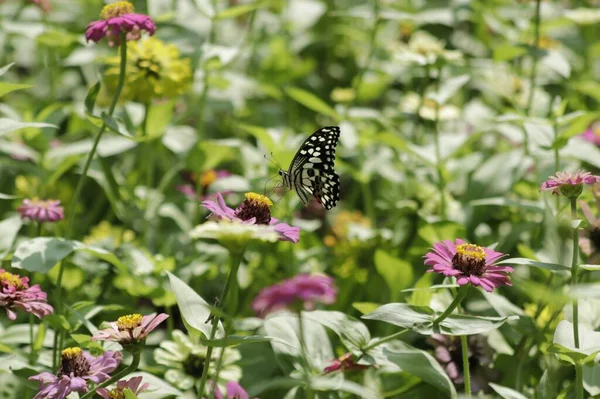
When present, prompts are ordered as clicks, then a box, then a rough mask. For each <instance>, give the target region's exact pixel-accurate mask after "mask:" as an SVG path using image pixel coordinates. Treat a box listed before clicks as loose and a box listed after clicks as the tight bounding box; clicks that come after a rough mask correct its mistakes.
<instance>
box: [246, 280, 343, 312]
mask: <svg viewBox="0 0 600 399" xmlns="http://www.w3.org/2000/svg"><path fill="white" fill-rule="evenodd" d="M333 283H334V281H333V278H331V277H329V276H325V275H310V274H298V275H296V276H294V277H292V278H290V279H287V280H284V281H282V282H280V283H279V284H275V285H272V286H270V287H267V288H265V289H263V290H262V291H261V292H260V293H259V294H258V295H257V297H256V298H255V299H254V301H252V310H254V312H256V313H257V314H258V315H260V316H264V315H266V314H267V313H271V312H274V311H276V310H280V309H285V308H287V307H289V306H290V305H293V304H296V303H301V304H302V305H303V307H304V309H305V310H313V309H314V308H315V307H316V304H317V303H323V304H327V305H331V304H332V303H334V302H335V299H336V297H337V290H336V289H335V287H334V284H333Z"/></svg>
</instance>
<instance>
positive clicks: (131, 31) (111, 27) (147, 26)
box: [85, 1, 156, 47]
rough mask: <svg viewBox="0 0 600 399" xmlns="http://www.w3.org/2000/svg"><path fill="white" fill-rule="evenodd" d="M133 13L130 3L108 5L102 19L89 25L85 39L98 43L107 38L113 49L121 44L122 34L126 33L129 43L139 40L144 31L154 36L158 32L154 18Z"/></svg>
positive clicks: (103, 10)
mask: <svg viewBox="0 0 600 399" xmlns="http://www.w3.org/2000/svg"><path fill="white" fill-rule="evenodd" d="M133 11H134V10H133V5H132V4H131V3H130V2H128V1H117V2H116V3H112V4H108V5H107V6H105V7H104V8H103V9H102V12H101V13H100V17H101V18H102V19H100V20H98V21H93V22H90V23H89V24H88V26H87V29H86V31H85V38H86V39H87V40H88V41H89V40H92V41H94V42H96V43H98V42H99V41H100V40H101V39H102V38H103V37H107V38H108V45H109V46H111V47H112V46H118V45H120V44H121V43H120V41H121V32H126V40H127V41H130V40H139V39H140V37H141V32H142V31H146V32H148V34H149V35H150V36H152V35H153V34H154V32H155V31H156V25H155V24H154V21H153V20H152V18H150V17H149V16H148V15H144V14H136V13H134V12H133Z"/></svg>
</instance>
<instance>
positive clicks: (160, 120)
mask: <svg viewBox="0 0 600 399" xmlns="http://www.w3.org/2000/svg"><path fill="white" fill-rule="evenodd" d="M174 105H175V100H171V101H163V102H160V103H156V104H152V105H151V106H150V110H149V111H148V120H147V121H146V137H147V138H155V137H161V136H163V135H164V133H165V130H166V129H167V126H168V125H169V123H170V122H171V120H172V119H173V107H174Z"/></svg>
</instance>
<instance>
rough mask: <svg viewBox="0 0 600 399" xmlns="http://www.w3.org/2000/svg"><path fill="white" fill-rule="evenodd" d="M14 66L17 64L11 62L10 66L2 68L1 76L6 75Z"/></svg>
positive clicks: (0, 69)
mask: <svg viewBox="0 0 600 399" xmlns="http://www.w3.org/2000/svg"><path fill="white" fill-rule="evenodd" d="M13 65H15V63H14V62H11V63H10V64H8V65H5V66H3V67H2V68H0V76H2V75H4V74H5V73H6V72H8V70H9V69H10V68H11V67H12V66H13Z"/></svg>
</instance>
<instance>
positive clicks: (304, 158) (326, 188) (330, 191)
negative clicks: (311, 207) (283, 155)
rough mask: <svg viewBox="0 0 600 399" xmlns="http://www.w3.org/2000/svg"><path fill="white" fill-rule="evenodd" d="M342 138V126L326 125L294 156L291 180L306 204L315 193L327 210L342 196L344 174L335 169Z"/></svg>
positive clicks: (291, 165) (291, 166) (290, 174)
mask: <svg viewBox="0 0 600 399" xmlns="http://www.w3.org/2000/svg"><path fill="white" fill-rule="evenodd" d="M339 137H340V128H339V127H337V126H326V127H323V128H321V129H319V130H317V131H316V132H315V133H313V134H312V135H311V136H310V137H309V138H308V139H306V141H305V142H304V143H303V144H302V146H300V148H299V149H298V152H297V153H296V155H295V156H294V159H292V163H291V164H290V168H289V170H288V173H289V181H290V183H291V186H292V187H291V188H294V189H295V190H296V192H297V193H298V196H299V197H300V200H301V201H302V202H303V203H304V204H306V203H308V197H309V195H313V196H314V197H315V198H316V199H317V200H318V201H319V202H320V203H321V205H323V206H324V207H325V209H331V208H333V207H334V206H335V204H336V203H337V201H338V200H339V199H340V190H339V186H340V177H339V176H338V175H337V173H335V170H334V162H335V147H336V145H337V142H338V138H339Z"/></svg>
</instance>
